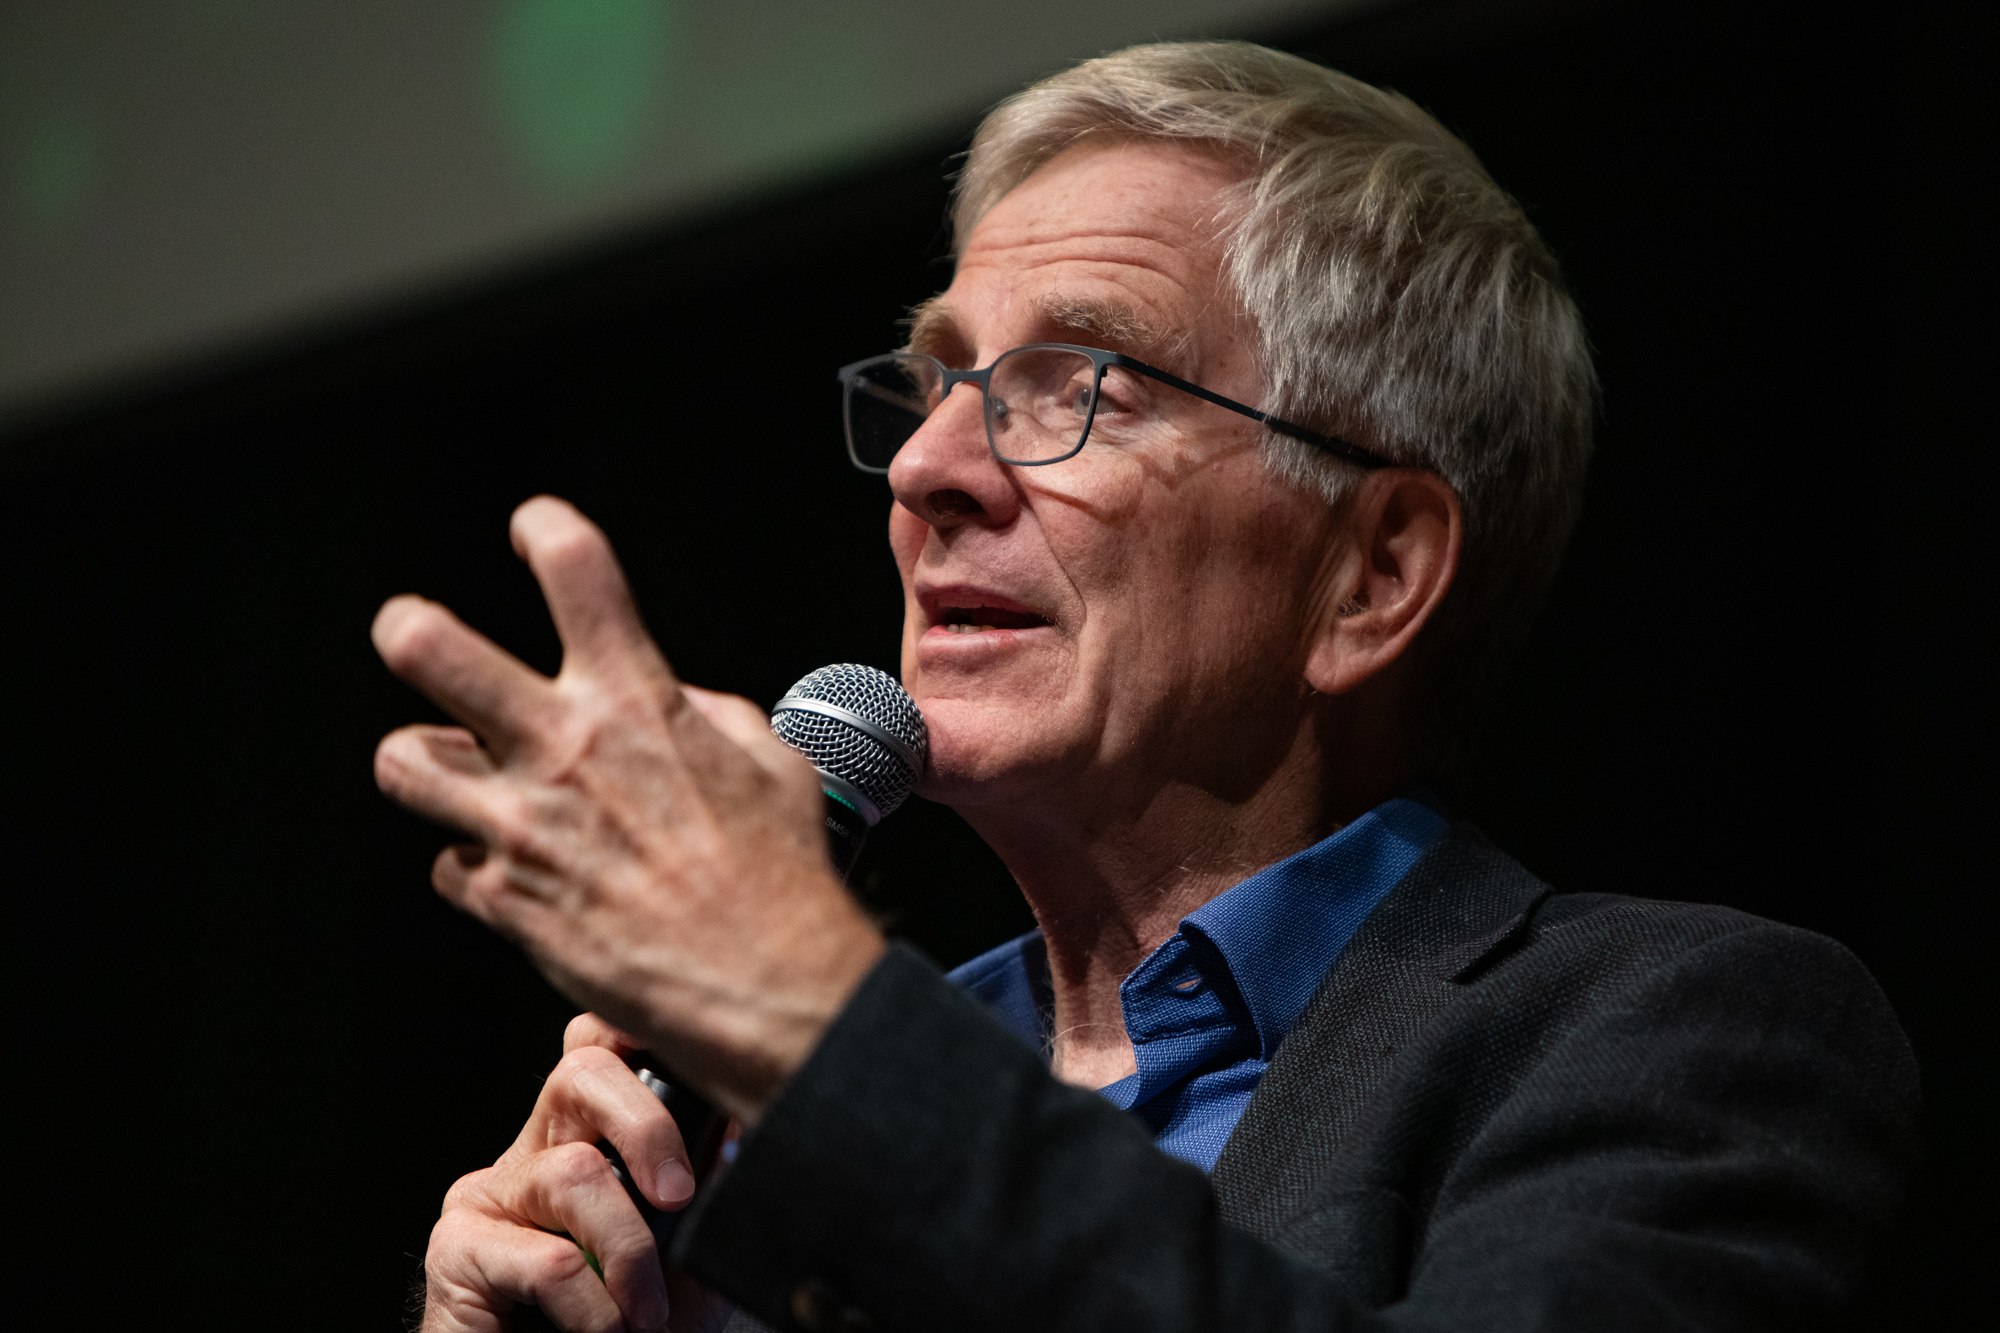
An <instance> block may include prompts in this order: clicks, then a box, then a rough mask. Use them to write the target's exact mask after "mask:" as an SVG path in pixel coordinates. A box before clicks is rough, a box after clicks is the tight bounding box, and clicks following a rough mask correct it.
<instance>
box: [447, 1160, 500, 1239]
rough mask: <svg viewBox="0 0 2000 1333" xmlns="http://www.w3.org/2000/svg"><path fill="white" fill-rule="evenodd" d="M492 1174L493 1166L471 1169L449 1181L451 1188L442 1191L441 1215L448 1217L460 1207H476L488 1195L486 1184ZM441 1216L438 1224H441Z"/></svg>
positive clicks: (460, 1208)
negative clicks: (480, 1169) (478, 1169)
mask: <svg viewBox="0 0 2000 1333" xmlns="http://www.w3.org/2000/svg"><path fill="white" fill-rule="evenodd" d="M492 1175H493V1168H492V1167H490V1166H489V1167H487V1168H486V1169H485V1170H483V1171H473V1172H470V1173H469V1174H467V1175H463V1176H460V1177H459V1178H458V1179H457V1180H454V1181H452V1182H451V1188H450V1189H448V1190H446V1191H445V1192H444V1209H443V1217H450V1216H451V1215H452V1214H453V1213H456V1212H458V1211H460V1210H462V1209H469V1208H476V1207H477V1206H478V1204H479V1203H480V1202H482V1201H483V1200H484V1199H485V1198H486V1197H487V1195H488V1190H487V1184H488V1183H489V1181H490V1180H491V1178H492ZM443 1224H444V1223H443V1220H442V1218H441V1219H440V1221H439V1225H440V1226H442V1225H443Z"/></svg>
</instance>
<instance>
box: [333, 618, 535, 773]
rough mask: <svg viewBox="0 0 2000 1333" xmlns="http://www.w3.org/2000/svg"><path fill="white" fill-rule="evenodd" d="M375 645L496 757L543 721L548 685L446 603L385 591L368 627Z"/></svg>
mask: <svg viewBox="0 0 2000 1333" xmlns="http://www.w3.org/2000/svg"><path fill="white" fill-rule="evenodd" d="M369 637H370V638H372V639H373V640H374V641H375V651H377V652H378V653H380V654H381V655H382V660H383V662H385V663H387V664H388V667H389V670H391V671H393V672H395V673H396V675H398V676H400V677H402V678H403V679H404V680H406V681H408V682H409V683H410V684H412V685H414V686H416V687H417V688H418V689H419V690H421V691H423V693H424V694H425V695H426V696H428V697H429V698H430V700H431V701H432V702H433V703H435V704H436V705H437V706H438V707H440V708H442V709H444V710H445V712H447V713H450V714H451V715H452V716H453V717H455V718H457V719H458V720H459V721H461V722H463V723H464V724H465V725H466V726H468V727H470V728H472V730H473V731H474V732H476V733H478V735H479V738H480V739H481V740H483V741H485V742H486V743H487V744H488V745H489V746H492V747H493V748H494V749H495V750H496V751H497V752H499V754H500V755H501V757H502V758H504V757H505V756H506V755H507V753H508V752H509V751H511V750H512V749H513V748H514V747H515V746H517V745H518V744H520V742H521V741H522V740H523V739H524V738H526V737H528V736H531V735H533V734H535V733H536V732H537V731H539V730H542V729H544V728H546V727H547V726H548V725H549V723H550V721H551V719H552V717H553V715H554V712H555V709H556V707H557V703H556V696H555V686H554V684H553V682H551V681H550V680H549V678H548V677H546V676H544V675H542V674H541V673H540V672H538V671H535V670H534V669H533V668H531V667H529V666H528V665H526V664H525V663H523V662H522V661H521V660H520V659H519V658H517V657H515V656H514V655H513V654H511V653H509V652H507V651H506V650H505V649H504V648H502V647H500V645H498V644H496V643H494V642H493V641H492V640H491V639H489V638H487V637H486V636H485V635H483V634H480V633H479V632H477V631H476V630H474V629H472V628H471V627H470V626H468V625H467V624H466V623H465V622H464V621H462V620H460V619H459V618H458V617H457V616H455V615H453V614H452V613H451V612H450V611H449V610H447V609H446V608H445V607H443V606H441V605H439V604H438V603H436V602H432V601H428V600H426V599H424V598H422V597H413V596H409V595H404V596H401V597H391V598H390V599H389V600H388V601H387V602H384V603H383V604H382V609H381V610H380V611H378V612H376V613H375V623H374V625H373V626H371V627H370V629H369Z"/></svg>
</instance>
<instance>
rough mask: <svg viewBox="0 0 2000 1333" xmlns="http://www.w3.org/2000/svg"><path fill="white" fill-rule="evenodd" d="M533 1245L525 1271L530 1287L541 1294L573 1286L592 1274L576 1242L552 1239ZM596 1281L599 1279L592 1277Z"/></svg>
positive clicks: (550, 1237)
mask: <svg viewBox="0 0 2000 1333" xmlns="http://www.w3.org/2000/svg"><path fill="white" fill-rule="evenodd" d="M543 1235H544V1238H543V1239H538V1240H536V1241H533V1242H532V1243H531V1245H530V1249H529V1253H528V1255H527V1262H526V1264H525V1265H524V1267H525V1268H526V1270H527V1276H528V1283H529V1285H530V1286H531V1287H533V1288H534V1290H535V1291H536V1292H538V1293H540V1292H546V1291H548V1290H550V1289H551V1288H554V1287H559V1286H561V1285H562V1284H563V1283H565V1282H571V1281H574V1280H576V1279H577V1278H579V1277H582V1276H583V1275H584V1274H585V1273H588V1272H589V1271H590V1264H589V1261H588V1260H586V1259H585V1258H584V1257H583V1250H582V1248H581V1247H579V1246H578V1245H577V1243H576V1242H575V1241H572V1240H564V1239H563V1238H562V1237H561V1236H550V1235H547V1233H543ZM592 1276H593V1277H595V1275H594V1274H593V1275H592Z"/></svg>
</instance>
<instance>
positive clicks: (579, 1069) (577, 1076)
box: [549, 1046, 625, 1095]
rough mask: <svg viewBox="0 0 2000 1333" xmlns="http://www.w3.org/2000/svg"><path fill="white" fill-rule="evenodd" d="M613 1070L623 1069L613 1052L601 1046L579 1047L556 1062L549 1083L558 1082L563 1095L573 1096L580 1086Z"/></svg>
mask: <svg viewBox="0 0 2000 1333" xmlns="http://www.w3.org/2000/svg"><path fill="white" fill-rule="evenodd" d="M614 1068H616V1069H621V1070H622V1069H624V1068H625V1062H624V1061H623V1060H620V1059H619V1058H618V1056H617V1054H616V1053H615V1052H613V1051H611V1050H609V1049H607V1048H606V1047H603V1046H579V1047H577V1048H576V1049H574V1050H571V1051H567V1052H565V1053H564V1054H563V1058H562V1059H560V1060H558V1061H557V1062H556V1067H555V1070H554V1072H553V1073H552V1074H551V1075H550V1076H549V1081H550V1082H551V1083H558V1082H559V1083H560V1085H561V1088H562V1091H563V1092H564V1093H566V1094H570V1095H574V1094H575V1093H576V1092H577V1091H578V1089H579V1088H580V1087H581V1086H582V1085H584V1084H585V1083H587V1082H589V1081H590V1080H592V1079H594V1078H598V1077H601V1076H602V1075H604V1074H605V1073H607V1072H609V1071H611V1070H612V1069H614Z"/></svg>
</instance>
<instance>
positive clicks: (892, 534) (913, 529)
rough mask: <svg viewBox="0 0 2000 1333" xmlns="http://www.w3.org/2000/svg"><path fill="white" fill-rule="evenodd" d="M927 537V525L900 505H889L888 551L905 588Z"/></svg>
mask: <svg viewBox="0 0 2000 1333" xmlns="http://www.w3.org/2000/svg"><path fill="white" fill-rule="evenodd" d="M929 535H930V525H929V524H927V523H925V522H924V521H923V520H922V519H920V518H918V517H917V516H916V515H915V514H912V513H911V512H910V511H909V510H907V509H905V508H903V506H902V505H901V504H896V503H892V504H890V506H889V550H890V553H891V554H893V555H894V556H895V557H896V568H897V569H898V570H899V571H901V573H902V575H903V583H904V585H905V586H908V584H909V582H910V578H911V576H912V574H913V573H914V572H915V570H916V567H917V557H918V556H919V555H921V554H922V553H923V549H924V539H925V538H926V537H928V536H929Z"/></svg>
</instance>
